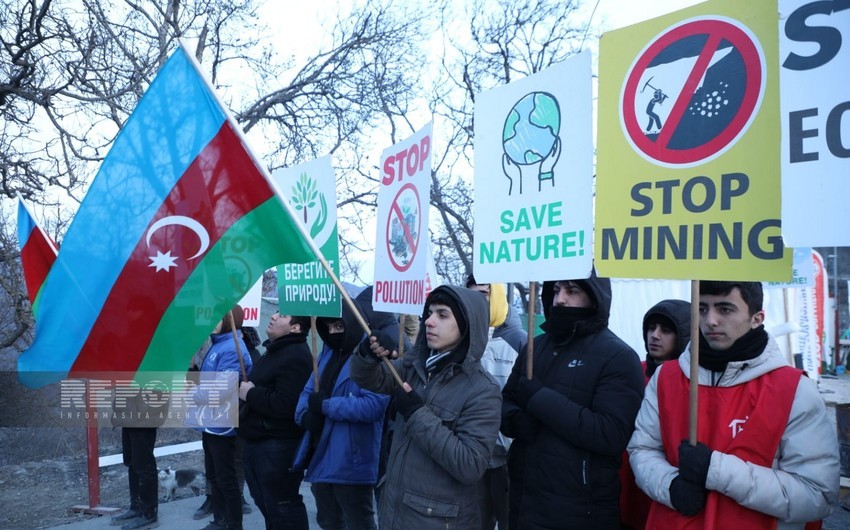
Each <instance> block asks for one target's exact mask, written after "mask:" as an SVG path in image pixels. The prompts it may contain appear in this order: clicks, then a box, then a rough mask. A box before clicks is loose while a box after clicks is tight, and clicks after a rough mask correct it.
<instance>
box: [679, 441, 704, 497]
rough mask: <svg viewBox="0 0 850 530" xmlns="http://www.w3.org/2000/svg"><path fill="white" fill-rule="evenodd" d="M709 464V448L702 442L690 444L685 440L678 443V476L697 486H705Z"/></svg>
mask: <svg viewBox="0 0 850 530" xmlns="http://www.w3.org/2000/svg"><path fill="white" fill-rule="evenodd" d="M709 465H711V449H709V448H708V446H707V445H705V444H704V443H700V442H697V444H696V446H693V445H691V444H690V443H689V442H688V441H687V440H682V443H680V444H679V476H680V477H682V478H683V479H685V480H687V481H688V482H692V483H694V484H696V485H698V486H705V479H706V477H708V466H709Z"/></svg>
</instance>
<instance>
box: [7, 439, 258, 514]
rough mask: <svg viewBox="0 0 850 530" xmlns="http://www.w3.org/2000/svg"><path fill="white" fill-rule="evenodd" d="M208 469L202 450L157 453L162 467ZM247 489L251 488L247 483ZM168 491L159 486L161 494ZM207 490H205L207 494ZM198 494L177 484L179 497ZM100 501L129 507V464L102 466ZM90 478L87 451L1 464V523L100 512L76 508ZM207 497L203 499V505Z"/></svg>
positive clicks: (85, 496)
mask: <svg viewBox="0 0 850 530" xmlns="http://www.w3.org/2000/svg"><path fill="white" fill-rule="evenodd" d="M168 466H172V467H173V468H174V469H183V468H194V469H199V470H203V469H204V457H203V452H202V451H191V452H188V453H183V454H178V455H169V456H163V457H159V458H157V467H158V468H165V467H168ZM246 491H247V488H246ZM164 494H165V492H164V491H163V490H162V489H161V488H160V490H159V498H160V502H162V498H163V495H164ZM202 495H203V493H202ZM191 496H193V494H192V491H191V490H190V489H188V488H183V489H178V490H177V492H176V495H175V497H176V498H175V499H174V500H177V499H182V498H186V497H191ZM100 499H101V506H107V507H118V508H126V507H127V504H128V502H129V498H128V489H127V468H126V467H124V466H123V465H121V464H118V465H113V466H107V467H103V468H101V469H100ZM88 502H89V500H88V482H87V475H86V459H85V455H81V456H80V457H78V458H68V457H65V458H60V459H52V460H45V461H42V462H26V463H23V464H17V465H3V466H0V528H2V529H8V530H12V529H21V530H23V529H34V528H52V527H55V526H60V525H63V524H67V523H71V522H74V521H78V520H80V519H81V518H86V517H96V516H89V515H84V514H80V513H75V512H73V511H72V510H71V507H72V506H75V505H88ZM201 502H202V498H201V497H199V498H198V505H199V506H200V503H201Z"/></svg>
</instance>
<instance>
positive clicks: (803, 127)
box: [779, 0, 850, 247]
mask: <svg viewBox="0 0 850 530" xmlns="http://www.w3.org/2000/svg"><path fill="white" fill-rule="evenodd" d="M779 12H780V17H779V20H780V28H779V29H780V31H779V35H780V39H779V56H780V61H781V64H782V69H781V71H780V85H781V87H782V91H781V95H780V107H781V112H782V237H783V238H784V240H785V245H786V246H790V247H797V246H807V247H808V246H811V247H821V246H835V245H838V246H848V245H850V231H848V230H847V229H846V227H847V222H848V220H850V216H848V212H850V210H848V208H847V198H848V197H850V179H848V178H847V176H848V175H850V100H848V94H847V87H848V86H850V68H848V67H847V65H848V64H850V4H848V3H847V2H844V3H843V4H841V3H840V2H813V1H811V0H780V1H779ZM813 212H817V213H816V214H815V215H813Z"/></svg>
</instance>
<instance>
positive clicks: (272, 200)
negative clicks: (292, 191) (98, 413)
mask: <svg viewBox="0 0 850 530" xmlns="http://www.w3.org/2000/svg"><path fill="white" fill-rule="evenodd" d="M317 253H318V250H317V249H316V247H315V244H313V242H312V241H310V240H309V238H308V237H307V236H306V235H305V234H304V232H303V230H302V228H301V225H300V224H299V223H298V222H297V221H296V220H295V219H294V214H293V212H292V211H291V209H290V207H289V204H288V203H287V202H286V201H284V200H283V199H282V198H281V197H280V196H279V195H278V193H277V192H276V189H275V185H274V184H273V183H272V181H271V178H270V177H269V175H268V171H267V170H266V169H265V168H264V167H263V166H261V165H259V164H257V162H256V161H255V157H253V156H252V154H251V153H250V151H249V148H248V146H247V144H246V143H245V141H244V139H243V137H242V134H241V131H240V130H239V128H238V126H237V125H235V122H234V120H233V118H232V117H231V116H230V114H229V113H228V112H227V111H226V110H225V109H224V108H223V106H222V105H221V103H220V102H219V100H218V99H217V98H216V96H215V94H214V93H213V92H212V89H211V88H210V86H209V85H208V83H207V81H206V80H205V78H204V77H203V76H202V75H201V74H200V73H199V71H198V67H197V65H196V63H195V61H194V59H193V58H192V57H191V56H190V55H189V54H188V53H187V52H186V50H185V49H183V48H182V47H181V48H180V49H178V50H177V51H175V52H174V53H173V54H172V55H171V57H170V58H169V59H168V60H167V62H166V63H165V65H163V67H162V69H161V70H160V71H159V73H158V74H157V76H156V78H155V79H154V80H153V82H152V83H151V85H150V87H149V88H148V91H147V92H146V93H145V95H144V97H143V98H142V99H141V101H140V102H139V104H138V106H137V107H136V109H135V111H134V112H133V114H132V115H131V116H130V118H129V119H128V120H127V123H126V124H125V126H124V128H123V129H122V130H121V132H120V133H119V134H118V136H117V137H116V139H115V142H114V143H113V146H112V148H111V149H110V151H109V154H108V155H107V157H106V158H105V159H104V161H103V163H102V165H101V167H100V170H99V171H98V173H97V175H96V176H95V178H94V180H93V181H92V184H91V187H90V188H89V190H88V193H87V194H86V196H85V198H84V200H83V202H82V204H81V205H80V208H79V210H78V211H77V214H76V216H75V217H74V220H73V222H72V224H71V226H70V227H69V229H68V232H67V234H66V236H65V238H64V240H63V243H62V248H61V249H60V251H59V255H58V257H57V260H56V263H55V264H54V266H53V267H52V268H51V269H50V272H49V273H48V275H47V278H46V280H45V282H44V287H43V288H42V292H41V295H40V299H39V304H38V307H37V309H38V311H37V313H36V315H35V317H36V322H37V326H36V333H35V340H34V341H33V344H32V346H31V347H30V348H29V349H28V350H26V351H25V352H23V353H22V354H21V355H20V357H19V358H18V372H19V373H18V378H19V380H20V381H21V382H22V383H23V384H25V385H27V386H29V387H32V388H37V387H40V386H43V385H46V384H49V383H52V382H56V381H59V380H61V379H64V378H69V377H83V376H85V374H88V373H90V372H103V371H117V372H137V371H139V372H144V371H182V370H186V368H187V367H188V364H189V360H190V359H191V357H192V355H193V354H194V353H195V351H197V349H198V348H199V347H200V346H201V344H202V343H203V341H204V339H205V338H206V337H207V336H208V335H209V333H210V331H211V330H212V329H213V328H214V327H215V324H216V323H217V322H218V321H219V320H220V319H221V317H222V316H223V315H224V314H225V313H226V312H227V311H228V310H229V309H230V308H231V307H232V306H233V305H234V304H235V303H236V302H237V301H238V300H239V299H240V298H241V297H242V296H243V295H244V294H245V293H246V292H247V291H248V290H249V289H250V287H251V285H252V284H253V283H254V282H255V281H256V279H257V278H259V277H260V276H261V275H262V273H263V271H265V270H266V269H268V268H271V267H274V266H276V265H279V264H282V263H301V262H307V261H312V260H315V259H316V256H317Z"/></svg>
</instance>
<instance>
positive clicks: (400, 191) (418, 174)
mask: <svg viewBox="0 0 850 530" xmlns="http://www.w3.org/2000/svg"><path fill="white" fill-rule="evenodd" d="M431 136H432V123H430V122H429V123H428V124H427V125H426V126H425V127H423V128H422V129H420V130H419V131H417V132H416V134H414V135H413V136H411V137H410V138H408V139H406V140H404V141H401V142H399V143H397V144H395V145H394V146H392V147H390V148H388V149H385V150H384V152H383V153H382V154H381V178H380V187H379V189H378V214H377V226H378V229H377V235H376V238H375V288H374V289H373V295H372V306H373V307H374V308H375V310H376V311H391V312H397V313H404V314H413V315H416V314H419V313H420V312H421V311H422V307H423V305H424V303H425V275H426V268H427V258H426V255H427V253H428V247H429V245H428V244H427V241H428V210H429V204H430V189H431V188H430V186H431Z"/></svg>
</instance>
